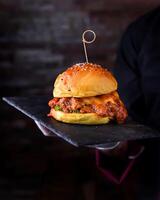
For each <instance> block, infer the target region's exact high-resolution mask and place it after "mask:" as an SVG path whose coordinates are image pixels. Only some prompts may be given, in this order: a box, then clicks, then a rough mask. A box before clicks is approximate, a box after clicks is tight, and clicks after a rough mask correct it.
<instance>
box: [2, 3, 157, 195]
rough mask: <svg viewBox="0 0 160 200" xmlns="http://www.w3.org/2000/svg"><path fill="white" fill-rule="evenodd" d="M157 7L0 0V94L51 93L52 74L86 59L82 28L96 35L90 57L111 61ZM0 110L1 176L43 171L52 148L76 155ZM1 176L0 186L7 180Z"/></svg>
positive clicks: (15, 115) (106, 63)
mask: <svg viewBox="0 0 160 200" xmlns="http://www.w3.org/2000/svg"><path fill="white" fill-rule="evenodd" d="M157 5H160V2H159V0H148V1H146V0H121V1H119V0H98V1H93V0H14V1H13V0H0V91H1V96H23V95H24V96H29V95H44V94H47V95H49V96H51V95H52V86H53V81H54V78H55V76H56V75H57V74H58V73H59V72H60V71H62V70H63V69H65V68H66V67H68V66H70V65H72V64H73V63H77V62H83V61H84V60H85V59H84V52H83V46H82V43H81V35H82V32H83V31H84V30H86V29H93V30H94V31H95V32H96V34H97V39H96V41H95V43H94V44H92V45H90V46H89V47H88V54H89V61H91V62H96V63H99V64H102V65H104V66H112V65H114V63H115V59H116V50H117V46H118V43H119V41H120V38H121V35H122V33H123V31H124V30H125V28H126V27H127V25H128V24H129V23H130V22H131V21H133V20H134V19H136V18H137V17H139V16H140V15H142V14H143V13H145V12H147V11H149V10H151V9H153V8H154V7H156V6H157ZM0 109H1V121H0V127H1V128H0V152H1V154H2V155H0V162H1V163H3V165H1V173H0V176H1V174H2V175H4V173H3V170H6V174H7V176H5V178H6V177H9V179H6V180H9V181H11V182H14V177H16V175H15V173H16V172H17V174H18V177H19V176H20V177H21V175H23V176H22V177H23V181H24V183H23V181H22V182H21V181H20V180H21V179H20V177H19V179H18V180H19V182H18V183H19V184H20V185H21V184H22V183H23V184H24V187H26V186H25V183H26V182H27V181H28V176H29V175H28V174H30V176H31V177H33V174H32V173H31V172H34V171H36V169H37V168H39V171H38V172H36V173H40V172H43V170H44V169H45V168H46V166H47V164H46V162H49V161H48V160H51V161H53V160H54V155H56V153H57V152H58V154H60V155H63V153H64V152H65V153H66V154H65V155H68V154H67V152H69V153H71V152H72V155H73V154H74V153H75V152H76V156H77V151H76V150H75V149H74V148H72V147H71V146H70V145H67V144H65V143H64V142H62V141H59V140H58V139H56V138H54V139H53V140H51V139H48V138H44V137H43V136H42V135H41V134H40V132H38V130H37V129H36V127H35V125H34V123H33V122H32V121H31V120H30V119H28V118H27V117H25V116H24V115H23V114H20V113H19V112H17V111H15V110H14V109H13V108H11V107H9V106H8V105H6V104H5V103H3V102H2V101H1V105H0ZM42 146H43V148H42ZM81 153H82V152H81ZM46 154H47V157H46ZM74 155H75V154H74ZM78 155H79V154H78ZM83 155H84V154H83ZM66 157H67V156H66ZM55 159H56V158H55ZM41 160H43V162H42V161H41ZM46 160H47V161H46ZM62 160H63V159H62ZM34 161H35V162H34ZM26 163H27V164H28V165H29V167H28V165H27V164H26ZM31 163H33V164H31ZM25 166H27V167H25ZM32 167H33V168H32ZM14 170H18V171H16V172H15V171H14ZM25 176H26V179H24V177H25ZM35 176H36V177H38V178H37V179H34V180H37V183H38V181H39V180H40V179H39V175H37V174H36V175H35ZM22 177H21V178H22ZM1 178H2V177H1ZM5 178H4V179H5ZM1 180H2V181H1V182H0V185H2V184H3V183H4V182H5V181H6V180H5V181H3V179H1ZM25 180H26V182H25ZM5 183H6V184H7V183H8V182H7V181H6V182H5ZM18 183H17V184H18ZM27 183H29V181H28V182H27ZM14 187H15V188H16V187H18V186H16V185H14ZM32 187H33V185H32ZM13 189H14V188H13ZM7 191H8V190H7ZM1 192H2V191H1V187H0V195H1ZM30 192H31V194H32V190H31V191H30ZM17 193H18V192H17ZM2 194H3V192H2ZM2 199H3V198H2ZM12 199H13V198H12Z"/></svg>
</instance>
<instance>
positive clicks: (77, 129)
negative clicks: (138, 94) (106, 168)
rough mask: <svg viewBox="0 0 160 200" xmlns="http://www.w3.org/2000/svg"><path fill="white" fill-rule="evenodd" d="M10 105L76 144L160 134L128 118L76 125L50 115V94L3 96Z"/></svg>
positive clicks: (150, 136)
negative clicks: (48, 95)
mask: <svg viewBox="0 0 160 200" xmlns="http://www.w3.org/2000/svg"><path fill="white" fill-rule="evenodd" d="M3 100H4V101H6V102H7V103H8V104H10V105H11V106H13V107H15V108H16V109H18V110H19V111H21V112H23V113H24V114H25V115H27V116H28V117H30V118H32V119H33V120H37V121H39V122H40V123H41V124H42V125H44V126H45V127H47V128H48V129H49V130H51V131H52V132H53V134H54V133H55V134H56V135H58V136H59V137H61V138H63V139H64V140H66V141H67V142H69V143H71V144H73V145H74V146H96V145H102V144H105V143H110V142H117V141H124V140H136V139H146V138H156V137H160V132H158V131H157V130H153V129H151V128H150V127H147V126H144V125H142V124H138V123H136V122H133V121H132V120H128V121H127V122H126V123H125V124H121V125H119V124H113V123H110V124H106V125H74V124H65V123H62V122H58V121H56V120H54V119H52V118H49V117H47V113H49V107H48V105H47V104H48V100H49V98H48V97H41V96H38V97H4V98H3Z"/></svg>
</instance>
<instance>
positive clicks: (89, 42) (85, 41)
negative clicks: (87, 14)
mask: <svg viewBox="0 0 160 200" xmlns="http://www.w3.org/2000/svg"><path fill="white" fill-rule="evenodd" d="M86 33H92V34H93V39H92V40H86V39H85V34H86ZM95 39H96V34H95V32H94V31H92V30H86V31H84V32H83V34H82V42H83V47H84V53H85V58H86V62H87V63H88V55H87V48H86V44H91V43H92V42H94V41H95Z"/></svg>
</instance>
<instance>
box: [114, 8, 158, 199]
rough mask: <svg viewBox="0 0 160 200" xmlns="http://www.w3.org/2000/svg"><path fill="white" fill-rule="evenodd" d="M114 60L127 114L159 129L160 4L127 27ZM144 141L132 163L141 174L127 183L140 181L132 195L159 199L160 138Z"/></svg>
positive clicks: (115, 72)
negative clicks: (141, 150)
mask: <svg viewBox="0 0 160 200" xmlns="http://www.w3.org/2000/svg"><path fill="white" fill-rule="evenodd" d="M117 61H118V66H117V67H115V68H114V70H113V73H114V75H115V76H116V78H117V80H118V87H119V88H118V90H119V94H120V96H121V98H122V100H123V101H124V103H125V105H126V106H127V109H128V112H129V115H130V116H131V117H132V118H133V119H134V120H137V121H139V122H141V123H144V124H148V125H149V126H152V127H154V128H158V129H159V130H160V7H158V8H157V9H155V10H154V11H151V12H150V13H148V14H146V15H144V16H142V17H141V18H140V19H138V20H137V21H135V22H133V23H132V24H131V25H130V26H129V27H128V28H127V30H126V32H125V34H124V35H123V38H122V41H121V45H120V48H119V52H118V59H117ZM144 144H145V147H146V149H145V151H144V153H143V155H142V156H141V157H140V158H139V165H138V164H137V165H135V168H136V170H137V172H136V174H138V176H139V177H140V178H138V179H136V177H137V176H133V177H132V178H133V179H132V181H131V182H130V184H131V185H133V184H139V191H138V190H137V189H136V191H135V193H134V195H135V194H136V192H137V197H136V198H135V199H149V200H159V199H160V196H158V195H160V154H159V152H160V151H159V150H160V148H159V146H160V140H159V139H156V140H150V139H148V140H145V141H144ZM132 173H133V174H134V169H133V172H132ZM129 178H130V177H128V180H129ZM135 180H137V181H135ZM126 181H127V180H126ZM133 187H134V186H133ZM131 195H132V194H131Z"/></svg>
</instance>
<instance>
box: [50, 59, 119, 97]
mask: <svg viewBox="0 0 160 200" xmlns="http://www.w3.org/2000/svg"><path fill="white" fill-rule="evenodd" d="M115 90H117V81H116V80H115V78H114V77H113V75H112V74H111V73H110V72H109V71H108V70H107V69H104V68H102V67H101V66H100V65H97V64H92V63H80V64H76V65H73V66H72V67H70V68H68V69H67V70H66V71H64V72H63V73H62V74H60V75H58V77H57V79H56V81H55V83H54V90H53V96H54V97H60V98H61V97H79V98H81V97H91V96H97V95H102V94H107V93H110V92H113V91H115Z"/></svg>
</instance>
